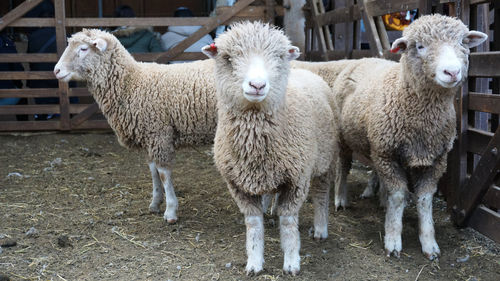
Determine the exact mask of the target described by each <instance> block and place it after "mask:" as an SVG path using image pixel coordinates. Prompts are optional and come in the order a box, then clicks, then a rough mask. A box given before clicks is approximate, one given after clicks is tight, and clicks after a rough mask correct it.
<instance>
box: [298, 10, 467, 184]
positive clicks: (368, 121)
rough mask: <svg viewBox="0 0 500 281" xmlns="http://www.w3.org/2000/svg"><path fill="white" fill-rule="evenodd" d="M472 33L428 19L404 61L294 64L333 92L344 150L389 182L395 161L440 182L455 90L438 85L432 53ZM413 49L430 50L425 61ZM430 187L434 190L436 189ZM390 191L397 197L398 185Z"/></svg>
mask: <svg viewBox="0 0 500 281" xmlns="http://www.w3.org/2000/svg"><path fill="white" fill-rule="evenodd" d="M468 31H469V30H468V28H467V27H466V26H465V25H464V24H463V23H462V22H461V21H459V20H457V19H453V18H450V17H445V16H442V15H433V16H426V17H422V18H421V19H420V20H419V21H418V24H417V22H415V23H414V24H411V25H410V26H409V27H408V28H406V29H405V31H404V32H403V36H404V37H407V38H408V39H409V42H410V44H413V48H409V50H408V52H405V53H403V54H402V56H401V60H400V62H399V63H396V62H391V61H388V60H384V59H377V58H366V59H360V60H341V61H332V62H319V63H307V62H293V63H292V67H295V68H303V69H308V70H310V71H312V72H314V73H316V74H318V75H319V76H321V77H322V78H323V79H325V81H327V83H328V84H329V86H330V87H331V88H332V91H333V93H334V95H335V99H336V102H337V104H338V105H339V108H340V138H341V144H342V146H343V147H348V148H350V149H351V150H353V151H356V152H358V153H361V154H363V155H364V156H365V157H368V158H370V159H372V160H373V161H374V162H375V163H374V165H375V167H376V168H377V170H378V171H379V172H382V173H384V172H387V175H386V177H387V176H389V178H390V173H391V172H389V171H391V170H392V168H394V167H388V166H387V163H388V162H391V161H394V163H398V165H401V167H402V168H403V169H405V170H408V171H409V170H411V169H420V170H421V171H420V172H422V171H423V170H422V169H421V168H423V167H428V168H432V169H433V170H432V174H433V177H432V178H434V179H439V177H440V176H441V175H442V174H443V173H444V171H445V169H446V155H447V153H448V152H449V150H450V149H451V147H452V144H453V140H454V138H455V134H456V131H455V123H456V117H455V110H454V107H453V98H454V95H455V93H456V88H443V87H441V86H439V85H438V84H437V83H436V82H435V80H434V79H433V78H434V76H433V75H434V65H433V63H436V61H437V59H435V56H436V54H435V53H434V51H435V50H436V49H438V48H436V47H437V46H438V45H439V44H443V43H446V42H453V43H454V44H453V45H455V44H456V42H461V40H462V38H463V37H464V35H465V34H466V33H467V32H468ZM415 42H423V43H424V44H425V45H427V46H429V52H428V53H427V54H426V56H427V57H428V59H427V60H426V61H422V60H420V59H419V58H418V56H417V55H416V48H414V44H415ZM459 48H460V51H459V52H457V53H458V55H459V58H460V59H461V60H462V61H463V68H462V70H461V71H462V73H464V74H465V73H467V67H468V54H469V49H468V48H466V47H462V46H460V47H459ZM427 62H430V63H427ZM465 78H466V75H463V79H465ZM386 168H387V169H386ZM410 176H411V175H410ZM424 186H425V188H433V189H435V186H432V185H424ZM386 188H387V189H388V191H389V192H391V189H392V188H400V186H394V185H387V186H386ZM416 192H417V193H423V192H431V190H416Z"/></svg>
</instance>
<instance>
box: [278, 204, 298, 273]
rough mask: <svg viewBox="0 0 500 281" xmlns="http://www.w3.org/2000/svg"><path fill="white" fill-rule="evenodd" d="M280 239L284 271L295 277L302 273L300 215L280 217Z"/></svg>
mask: <svg viewBox="0 0 500 281" xmlns="http://www.w3.org/2000/svg"><path fill="white" fill-rule="evenodd" d="M280 238H281V248H282V249H283V255H284V261H283V271H284V272H285V273H288V274H291V275H293V276H295V275H297V274H299V272H300V254H299V251H300V233H299V215H298V214H294V215H282V216H280Z"/></svg>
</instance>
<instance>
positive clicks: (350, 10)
mask: <svg viewBox="0 0 500 281" xmlns="http://www.w3.org/2000/svg"><path fill="white" fill-rule="evenodd" d="M360 19H361V13H360V11H359V6H358V5H352V6H350V7H343V8H337V9H335V10H331V11H328V12H326V13H324V14H320V15H317V16H316V21H317V22H318V24H319V25H322V26H323V25H332V24H337V23H344V22H350V21H357V20H360Z"/></svg>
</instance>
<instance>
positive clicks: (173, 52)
mask: <svg viewBox="0 0 500 281" xmlns="http://www.w3.org/2000/svg"><path fill="white" fill-rule="evenodd" d="M254 1H255V0H240V1H238V2H236V4H235V5H234V6H232V7H231V8H230V9H229V10H227V11H226V12H224V13H223V14H221V15H218V16H216V17H213V18H210V21H209V22H208V23H207V24H205V25H204V26H202V27H201V28H200V29H198V30H197V31H196V32H195V33H193V34H191V35H190V36H189V37H188V38H186V39H184V40H183V41H182V42H180V43H179V44H177V45H176V46H175V47H173V48H172V49H170V50H168V51H167V52H166V53H164V54H162V55H161V56H159V57H158V58H157V59H156V61H157V62H159V63H165V62H167V61H169V60H170V59H171V58H173V57H175V56H177V55H178V54H180V53H182V52H183V51H184V50H185V49H186V48H188V47H189V46H191V45H193V44H194V43H195V42H196V41H198V40H200V38H201V37H203V36H205V35H206V34H208V33H209V32H211V31H212V30H213V29H214V28H216V27H217V26H219V25H221V24H224V23H225V22H226V21H228V20H229V19H231V17H232V16H234V15H235V14H237V13H238V12H240V11H241V10H242V9H244V8H245V7H247V6H248V5H250V4H252V3H253V2H254Z"/></svg>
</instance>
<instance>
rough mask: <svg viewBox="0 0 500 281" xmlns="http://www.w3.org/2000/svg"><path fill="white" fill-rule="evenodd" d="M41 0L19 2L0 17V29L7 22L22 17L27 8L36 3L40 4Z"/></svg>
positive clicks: (7, 23)
mask: <svg viewBox="0 0 500 281" xmlns="http://www.w3.org/2000/svg"><path fill="white" fill-rule="evenodd" d="M41 2H42V0H26V1H24V2H23V3H21V4H20V5H19V6H17V7H15V8H14V9H12V11H10V12H8V13H7V14H5V15H4V16H3V17H2V18H0V31H2V30H3V29H4V28H5V27H6V26H8V25H9V23H11V22H13V21H14V20H16V19H18V18H20V17H22V16H23V15H24V14H26V13H27V12H28V11H29V10H31V9H33V8H34V7H35V6H36V5H38V4H40V3H41Z"/></svg>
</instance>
